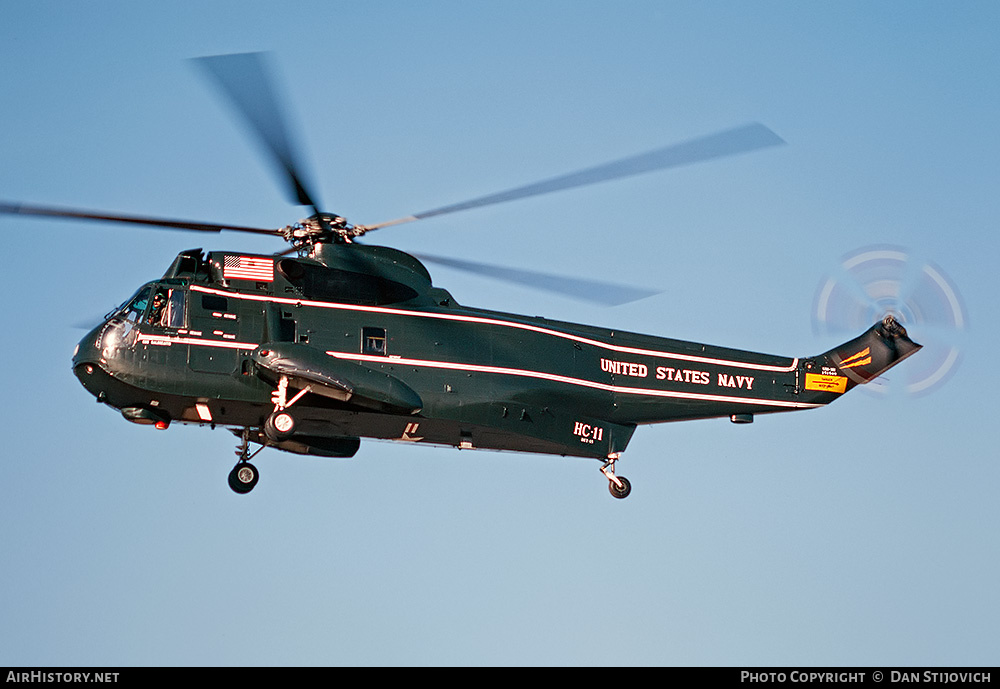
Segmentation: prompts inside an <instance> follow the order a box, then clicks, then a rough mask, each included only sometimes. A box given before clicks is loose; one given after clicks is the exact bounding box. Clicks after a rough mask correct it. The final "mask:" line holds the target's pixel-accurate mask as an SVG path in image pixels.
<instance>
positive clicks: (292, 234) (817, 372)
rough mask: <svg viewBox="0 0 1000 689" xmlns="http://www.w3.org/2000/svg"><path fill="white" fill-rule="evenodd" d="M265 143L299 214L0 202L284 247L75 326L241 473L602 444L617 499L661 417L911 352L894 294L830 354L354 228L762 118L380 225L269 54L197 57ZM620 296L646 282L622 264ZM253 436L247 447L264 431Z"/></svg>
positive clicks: (719, 414)
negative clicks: (329, 157) (507, 299)
mask: <svg viewBox="0 0 1000 689" xmlns="http://www.w3.org/2000/svg"><path fill="white" fill-rule="evenodd" d="M196 63H197V64H199V65H200V66H201V67H202V68H204V70H205V72H206V73H207V75H208V76H209V77H210V78H211V79H212V80H214V82H215V83H216V85H217V87H218V88H219V89H220V90H221V92H222V93H223V94H224V95H225V96H226V97H227V98H228V99H229V100H230V101H231V104H232V105H233V106H234V107H235V109H236V111H237V112H238V113H239V114H240V115H241V116H242V117H244V118H245V119H246V121H247V123H248V124H249V125H250V130H251V132H253V134H254V135H255V136H256V138H257V139H258V140H259V142H260V143H262V144H263V146H264V149H265V150H266V151H267V153H268V155H269V157H270V159H271V162H272V163H274V164H275V165H276V167H277V170H278V172H279V177H280V178H281V179H282V180H283V182H284V184H286V185H287V189H288V192H289V196H290V198H291V200H292V202H293V203H295V204H298V205H300V206H307V207H309V208H310V209H311V210H312V213H311V214H310V215H309V217H307V218H305V219H302V220H299V221H297V222H293V223H291V224H289V225H287V226H285V227H282V228H277V229H274V228H259V227H246V226H238V225H227V224H217V223H206V222H193V221H187V220H179V219H169V218H153V217H145V216H135V215H123V214H119V213H108V212H99V211H90V210H81V209H69V208H60V207H52V206H38V205H29V204H22V203H13V202H0V214H5V215H18V216H34V217H54V218H63V219H68V220H86V221H96V222H103V223H125V224H131V225H140V226H147V227H161V228H172V229H181V230H188V231H193V232H211V233H219V232H223V231H227V232H242V233H254V234H263V235H269V236H274V237H277V238H280V239H283V240H284V241H286V242H287V243H288V245H289V246H288V248H286V249H284V250H281V251H278V252H276V253H273V254H257V253H250V252H243V251H239V250H213V251H208V252H205V251H203V250H202V249H200V248H199V249H192V250H187V251H182V252H180V253H179V254H178V255H177V256H176V258H174V260H173V262H172V263H171V264H170V265H169V266H168V268H167V270H166V271H165V273H164V274H163V276H162V277H160V278H158V279H155V280H152V281H150V282H149V283H147V284H145V285H143V286H141V287H140V288H139V289H138V290H136V291H135V293H134V294H133V295H132V296H131V297H130V298H129V299H127V300H125V301H124V302H123V303H122V304H121V306H119V307H117V308H115V309H113V310H112V311H111V312H110V313H108V314H107V315H106V316H105V317H104V319H103V321H102V322H101V323H100V324H99V325H97V326H96V327H94V328H93V329H91V330H90V331H89V332H88V333H87V334H86V335H85V336H84V337H83V339H82V340H81V341H80V343H79V344H78V345H77V347H76V350H75V351H74V353H73V357H72V369H73V372H74V374H75V375H76V377H77V378H78V379H79V381H80V383H81V384H82V385H83V387H84V388H85V389H86V390H87V391H88V392H90V393H91V394H92V395H93V396H94V397H95V398H96V400H97V401H98V402H100V403H103V404H105V405H107V406H109V407H111V408H113V409H115V410H117V411H119V412H120V413H121V415H122V416H123V417H124V418H125V419H126V420H128V421H130V422H133V423H136V424H144V425H150V426H153V427H154V428H156V429H160V430H164V429H167V428H169V427H170V426H171V425H173V424H175V423H176V424H191V425H198V426H209V427H211V428H216V427H222V428H226V429H228V430H230V431H232V432H233V433H234V434H235V435H236V436H237V438H238V447H237V462H236V465H235V466H234V467H233V468H232V470H231V471H230V472H229V476H228V483H229V486H230V488H231V489H232V490H233V491H234V492H236V493H239V494H246V493H249V492H250V491H251V490H253V488H254V487H255V486H256V485H257V483H258V480H259V477H260V473H259V471H258V469H257V467H256V466H255V465H254V464H252V463H251V460H252V459H254V458H255V457H256V456H257V455H258V454H259V453H260V452H261V451H262V450H264V449H265V448H268V447H271V448H275V449H278V450H282V451H286V452H291V453H296V454H303V455H314V456H320V457H330V458H350V457H353V456H354V455H355V454H356V453H357V452H358V450H359V448H360V445H361V439H362V438H365V439H376V440H388V441H396V442H401V443H420V444H429V445H436V446H446V447H455V448H459V449H480V450H501V451H513V452H521V453H541V454H549V455H562V456H570V457H580V458H587V459H593V460H598V461H599V462H600V463H601V469H600V470H601V473H602V474H603V476H604V477H605V478H606V479H607V481H608V488H609V491H610V493H611V495H612V496H614V497H615V498H619V499H620V498H625V497H627V496H628V495H629V494H630V492H631V484H630V483H629V481H628V479H626V478H625V477H624V476H620V475H619V474H618V473H617V472H616V465H617V462H618V461H619V460H620V459H621V456H622V453H623V452H624V451H625V449H626V447H627V446H628V443H629V441H630V439H631V438H632V435H633V433H634V432H635V430H636V429H637V428H638V427H639V426H641V425H647V424H654V423H663V422H670V421H681V420H693V419H706V418H726V417H728V418H729V419H730V420H731V421H732V422H733V423H738V424H746V423H751V422H752V421H753V420H754V417H755V416H756V415H759V414H773V413H779V412H787V411H796V410H804V409H812V408H818V407H822V406H825V405H827V404H829V403H831V402H833V401H834V400H836V399H839V398H840V397H841V396H842V395H844V394H845V393H846V392H848V391H849V390H851V389H852V388H854V387H855V386H857V385H861V384H864V383H867V382H869V381H871V380H873V379H876V378H877V377H879V376H880V375H882V374H883V373H884V372H885V371H887V370H888V369H889V368H890V367H892V366H895V365H896V364H898V363H899V362H901V361H902V360H904V359H906V358H907V357H909V356H911V355H912V354H914V353H915V352H917V351H918V350H919V349H920V348H921V345H919V344H917V343H915V342H913V341H912V340H911V339H910V338H909V336H908V334H907V332H906V329H905V328H904V326H903V325H902V323H901V322H900V320H899V319H898V318H897V317H896V316H894V315H893V314H891V313H889V314H886V315H884V317H882V318H880V319H878V320H877V321H876V322H875V323H874V324H873V325H871V327H869V328H868V329H867V330H866V331H865V332H863V333H861V334H860V335H858V336H857V337H855V338H853V339H851V340H849V341H847V342H845V343H843V344H841V345H839V346H837V347H834V348H833V349H831V350H829V351H826V352H824V353H821V354H818V355H815V356H810V357H788V356H777V355H771V354H765V353H758V352H751V351H744V350H740V349H733V348H728V347H720V346H715V345H708V344H701V343H696V342H688V341H682V340H676V339H668V338H664V337H657V336H653V335H643V334H639V333H631V332H622V331H619V330H612V329H608V328H602V327H597V326H591V325H584V324H578V323H569V322H562V321H558V320H552V319H548V318H542V317H537V316H525V315H519V314H513V313H505V312H499V311H493V310H488V309H483V308H476V307H472V306H467V305H464V304H460V303H458V302H457V301H456V300H455V299H454V297H453V296H452V295H451V294H450V293H449V292H448V291H447V290H445V289H443V288H441V287H438V286H436V285H434V284H433V281H432V279H431V275H430V273H429V272H428V270H427V268H426V267H425V266H424V262H439V263H445V264H446V265H451V266H453V267H458V268H466V269H471V270H475V271H489V270H492V269H493V268H491V267H490V266H486V265H485V264H479V263H472V262H467V261H455V260H449V259H441V258H438V257H433V256H424V255H411V254H407V253H404V252H402V251H399V250H397V249H393V248H390V247H386V246H378V245H373V244H368V243H366V242H363V241H360V240H361V238H362V237H364V236H365V235H366V234H368V233H369V232H372V231H375V230H379V229H383V228H387V227H392V226H395V225H400V224H403V223H408V222H413V221H417V220H423V219H427V218H431V217H435V216H439V215H444V214H447V213H453V212H458V211H464V210H468V209H472V208H477V207H481V206H486V205H491V204H496V203H504V202H510V201H514V200H517V199H522V198H526V197H528V196H533V195H538V194H543V193H549V192H553V191H559V190H563V189H569V188H572V187H579V186H584V185H589V184H595V183H598V182H604V181H609V180H613V179H619V178H622V177H627V176H631V175H637V174H642V173H646V172H651V171H654V170H661V169H666V168H670V167H677V166H681V165H688V164H692V163H697V162H702V161H708V160H712V159H716V158H721V157H724V156H731V155H736V154H741V153H747V152H750V151H754V150H759V149H763V148H766V147H770V146H775V145H779V144H781V143H783V141H782V140H781V139H780V137H778V136H777V135H776V134H774V132H772V131H771V130H770V129H768V128H767V127H765V126H763V125H760V124H750V125H744V126H741V127H736V128H733V129H729V130H726V131H722V132H719V133H716V134H711V135H708V136H705V137H701V138H698V139H693V140H690V141H686V142H683V143H680V144H674V145H671V146H667V147H664V148H661V149H657V150H655V151H651V152H649V153H645V154H641V155H637V156H633V157H630V158H623V159H621V160H617V161H613V162H611V163H607V164H604V165H598V166H596V167H593V168H588V169H586V170H582V171H579V172H574V173H571V174H567V175H563V176H560V177H555V178H551V179H548V180H543V181H541V182H536V183H533V184H528V185H525V186H521V187H517V188H513V189H510V190H508V191H505V192H501V193H498V194H492V195H489V196H482V197H479V198H476V199H473V200H470V201H465V202H462V203H457V204H452V205H449V206H444V207H440V208H436V209H432V210H429V211H425V212H421V213H416V214H413V215H410V216H406V217H402V218H398V219H396V220H390V221H388V222H382V223H379V224H373V225H360V224H352V223H350V222H348V221H347V220H346V219H345V218H344V217H342V216H340V215H337V214H335V213H330V212H327V211H324V210H323V209H322V207H321V205H320V204H319V201H318V198H319V197H318V196H316V195H315V193H314V192H313V191H312V189H311V188H310V186H309V185H308V184H307V183H306V179H305V177H304V175H303V174H302V167H301V165H300V164H299V163H298V157H297V155H296V152H295V151H294V150H293V146H292V144H291V137H290V136H289V130H288V128H287V125H286V124H285V121H284V118H283V115H282V109H281V107H280V105H279V100H278V98H277V97H276V96H275V91H274V88H273V84H272V81H271V77H270V76H269V72H268V70H267V68H266V62H265V61H264V56H263V55H262V54H260V53H241V54H235V55H220V56H212V57H204V58H197V59H196ZM506 277H513V278H516V279H523V278H525V277H527V278H528V279H529V280H531V281H534V282H535V283H538V282H542V281H544V282H546V285H545V286H547V287H549V288H552V289H557V290H562V291H568V292H571V293H579V292H581V291H583V290H592V291H593V292H594V293H595V294H596V295H597V298H598V299H603V300H606V301H607V302H609V303H616V302H621V301H628V300H632V299H637V298H641V297H644V296H648V295H649V294H650V293H648V292H645V291H638V290H630V289H628V288H625V287H622V286H619V285H612V284H610V283H597V282H593V281H583V280H579V281H573V282H566V281H564V282H561V283H559V284H552V282H551V279H550V278H551V276H544V275H538V274H527V273H525V272H523V271H521V272H518V273H516V274H513V275H511V274H507V275H506ZM255 445H256V446H259V447H257V448H256V449H253V448H252V446H255Z"/></svg>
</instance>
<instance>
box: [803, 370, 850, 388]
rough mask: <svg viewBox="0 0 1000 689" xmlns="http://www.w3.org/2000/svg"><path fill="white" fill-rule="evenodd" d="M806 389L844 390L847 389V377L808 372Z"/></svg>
mask: <svg viewBox="0 0 1000 689" xmlns="http://www.w3.org/2000/svg"><path fill="white" fill-rule="evenodd" d="M806 390H820V391H822V392H844V391H845V390H847V378H845V377H844V376H821V375H819V374H816V373H807V374H806Z"/></svg>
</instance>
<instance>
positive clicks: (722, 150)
mask: <svg viewBox="0 0 1000 689" xmlns="http://www.w3.org/2000/svg"><path fill="white" fill-rule="evenodd" d="M783 143H785V141H784V139H782V138H781V137H779V136H778V135H777V134H775V133H774V132H773V131H771V130H770V129H768V128H767V127H765V126H764V125H762V124H758V123H753V124H747V125H744V126H742V127H736V128H734V129H728V130H725V131H722V132H718V133H716V134H710V135H708V136H703V137H700V138H697V139H691V140H690V141H686V142H683V143H679V144H673V145H670V146H666V147H664V148H659V149H657V150H655V151H649V152H648V153H642V154H639V155H636V156H631V157H628V158H622V159H620V160H615V161H612V162H610V163H605V164H604V165H597V166H596V167H591V168H587V169H586V170H580V171H579V172H573V173H570V174H568V175H561V176H559V177H553V178H551V179H547V180H543V181H541V182H535V183H533V184H527V185H525V186H522V187H516V188H514V189H508V190H507V191H502V192H499V193H497V194H489V195H487V196H480V197H479V198H476V199H472V200H470V201H463V202H462V203H456V204H452V205H450V206H442V207H441V208H435V209H433V210H429V211H423V212H422V213H416V214H414V215H408V216H406V217H404V218H397V219H396V220H390V221H388V222H383V223H379V224H378V225H366V226H365V229H366V230H376V229H379V228H381V227H389V226H390V225H400V224H402V223H407V222H413V221H414V220H423V219H424V218H430V217H433V216H435V215H444V214H446V213H455V212H457V211H463V210H468V209H470V208H479V207H481V206H490V205H493V204H497V203H505V202H507V201H514V200H516V199H523V198H527V197H529V196H537V195H539V194H548V193H550V192H553V191H561V190H563V189H572V188H574V187H582V186H586V185H589V184H597V183H599V182H607V181H610V180H614V179H621V178H623V177H630V176H633V175H640V174H643V173H646V172H652V171H654V170H664V169H668V168H674V167H680V166H682V165H691V164H693V163H699V162H702V161H705V160H711V159H713V158H722V157H725V156H731V155H737V154H740V153H747V152H749V151H755V150H757V149H761V148H767V147H769V146H777V145H780V144H783Z"/></svg>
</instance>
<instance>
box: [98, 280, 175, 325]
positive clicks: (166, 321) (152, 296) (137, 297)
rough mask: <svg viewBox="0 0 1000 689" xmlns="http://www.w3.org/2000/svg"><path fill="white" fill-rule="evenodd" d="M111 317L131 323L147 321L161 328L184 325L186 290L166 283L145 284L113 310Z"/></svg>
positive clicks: (146, 322) (147, 323)
mask: <svg viewBox="0 0 1000 689" xmlns="http://www.w3.org/2000/svg"><path fill="white" fill-rule="evenodd" d="M110 317H111V318H121V319H123V320H125V321H127V322H129V323H133V324H135V323H139V322H140V321H143V322H145V324H146V325H151V326H154V327H159V328H183V327H184V290H183V289H179V288H175V287H168V286H166V285H145V286H144V287H142V288H140V289H139V291H138V292H136V293H135V294H134V295H133V296H132V298H131V299H129V300H128V301H126V302H125V303H124V304H122V305H121V306H119V307H118V308H117V309H115V311H113V312H112V314H111V316H110Z"/></svg>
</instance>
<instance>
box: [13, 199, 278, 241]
mask: <svg viewBox="0 0 1000 689" xmlns="http://www.w3.org/2000/svg"><path fill="white" fill-rule="evenodd" d="M0 214H2V215H30V216H41V217H48V218H70V219H73V220H94V221H99V222H118V223H128V224H130V225H147V226H153V227H166V228H171V229H176V230H194V231H197V232H221V231H223V230H231V231H234V232H252V233H254V234H269V235H272V236H281V233H280V232H279V231H278V230H274V229H270V230H268V229H264V228H260V227H244V226H242V225H221V224H217V223H204V222H192V221H190V220H174V219H170V218H150V217H144V216H139V215H121V214H115V213H105V212H103V211H89V210H79V209H72V208H55V207H51V206H29V205H26V204H23V203H4V202H0Z"/></svg>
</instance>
